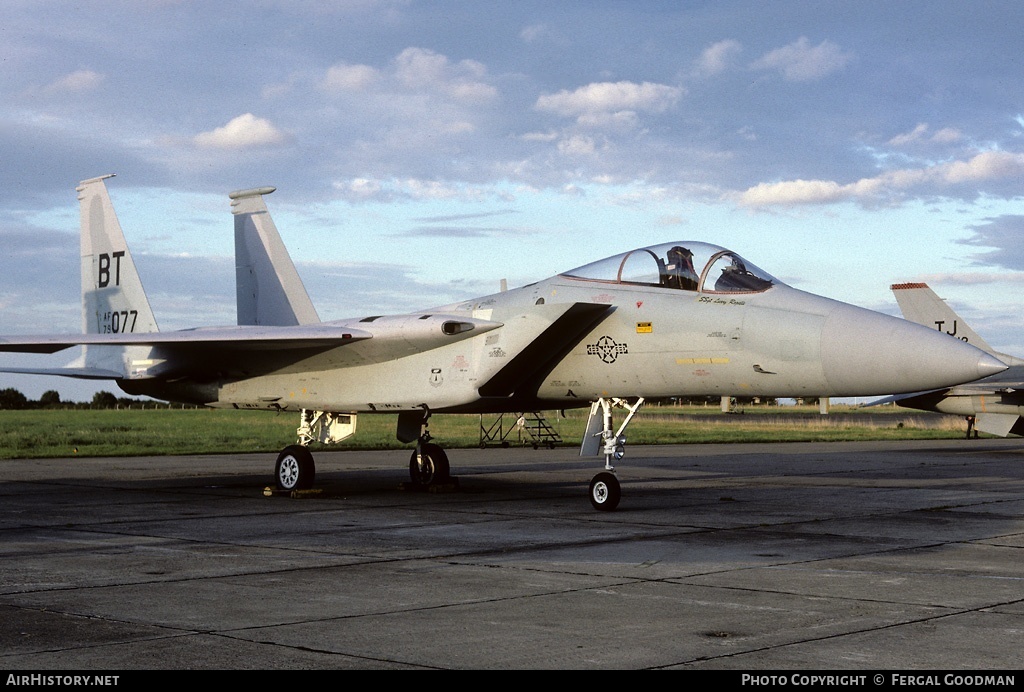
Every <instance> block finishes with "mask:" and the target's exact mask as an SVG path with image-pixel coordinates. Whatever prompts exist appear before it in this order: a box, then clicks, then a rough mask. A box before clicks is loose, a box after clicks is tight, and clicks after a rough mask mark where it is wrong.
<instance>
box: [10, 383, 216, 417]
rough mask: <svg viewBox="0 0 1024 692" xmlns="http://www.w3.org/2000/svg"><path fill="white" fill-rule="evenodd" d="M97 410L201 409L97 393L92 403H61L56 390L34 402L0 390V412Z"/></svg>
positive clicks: (16, 392)
mask: <svg viewBox="0 0 1024 692" xmlns="http://www.w3.org/2000/svg"><path fill="white" fill-rule="evenodd" d="M80 408H85V409H97V408H128V409H145V408H176V409H180V408H200V407H199V406H193V405H191V404H185V405H184V406H183V405H182V404H167V403H164V402H162V401H153V400H152V399H133V398H131V397H126V396H122V397H119V396H116V395H114V394H112V393H110V392H106V391H104V392H96V393H95V394H93V397H92V401H61V398H60V393H59V392H57V391H56V390H54V389H49V390H47V391H45V392H43V395H42V396H41V397H39V401H33V400H32V399H29V398H28V397H27V396H25V395H24V394H22V393H21V392H20V391H18V390H17V389H14V388H13V387H8V388H7V389H0V411H25V410H31V409H80Z"/></svg>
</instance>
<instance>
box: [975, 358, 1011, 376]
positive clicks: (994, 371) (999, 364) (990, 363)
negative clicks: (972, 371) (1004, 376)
mask: <svg viewBox="0 0 1024 692" xmlns="http://www.w3.org/2000/svg"><path fill="white" fill-rule="evenodd" d="M1006 368H1007V365H1006V363H1004V362H1003V361H1001V360H999V359H998V358H996V357H995V356H993V355H990V354H988V353H982V355H981V358H979V359H978V379H981V378H982V377H989V376H990V375H998V374H999V373H1001V372H1002V371H1003V370H1006Z"/></svg>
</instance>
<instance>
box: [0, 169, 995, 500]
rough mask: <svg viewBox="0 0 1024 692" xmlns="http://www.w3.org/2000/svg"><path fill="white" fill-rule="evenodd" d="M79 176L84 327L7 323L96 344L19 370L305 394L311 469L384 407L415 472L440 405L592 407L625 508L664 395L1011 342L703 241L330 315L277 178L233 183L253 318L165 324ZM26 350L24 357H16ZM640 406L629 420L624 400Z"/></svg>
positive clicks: (590, 433)
mask: <svg viewBox="0 0 1024 692" xmlns="http://www.w3.org/2000/svg"><path fill="white" fill-rule="evenodd" d="M108 177H110V176H103V177H100V178H93V179H90V180H85V181H83V182H82V183H81V184H80V185H79V186H78V188H77V190H78V193H79V196H78V199H79V201H80V203H81V223H82V312H83V332H84V333H83V334H78V335H44V336H29V337H2V338H0V351H20V352H36V353H53V352H56V351H59V350H61V349H65V348H69V347H72V346H77V345H84V346H85V349H84V355H83V359H82V360H81V362H79V363H76V364H75V365H73V366H69V367H68V368H63V369H38V370H31V369H25V368H21V369H16V371H18V372H35V373H43V374H49V375H52V374H59V375H68V376H71V377H86V378H108V379H112V380H114V381H115V382H116V383H117V384H118V386H119V387H120V388H121V389H123V390H124V391H125V392H127V393H129V394H142V395H148V396H152V397H155V398H158V399H165V400H172V401H178V402H188V403H196V404H202V405H205V406H210V407H217V408H236V409H266V410H274V411H295V412H296V413H298V414H299V418H300V426H299V428H298V438H299V440H298V444H295V445H290V446H288V447H285V448H284V450H283V451H282V452H281V453H280V454H279V455H278V458H277V463H276V467H275V478H276V483H277V485H278V487H279V488H281V489H296V488H304V487H309V486H310V485H311V484H312V483H313V479H314V473H315V469H314V462H313V457H312V455H311V454H310V452H309V449H308V447H309V445H310V444H311V443H313V442H320V443H333V442H338V441H340V440H342V439H345V438H346V437H348V436H350V435H351V434H353V433H354V432H355V428H356V419H357V416H358V415H359V414H364V413H392V414H397V418H398V430H397V436H398V439H399V440H401V441H403V442H409V443H412V442H415V449H414V450H413V452H412V455H411V458H410V461H409V472H410V477H411V478H412V480H413V482H414V483H417V484H423V485H428V484H432V483H437V482H440V481H443V480H445V479H447V478H448V477H449V473H450V469H449V462H448V459H447V456H446V454H445V452H444V451H443V449H442V448H441V447H440V446H439V445H437V444H435V443H434V442H432V437H431V435H430V433H429V431H428V426H427V423H428V419H429V417H430V415H431V414H432V413H442V412H443V413H449V412H451V413H500V412H523V411H541V410H555V409H564V408H570V407H590V418H589V420H588V423H587V428H586V432H585V435H584V438H583V444H582V447H581V455H598V456H600V455H602V454H603V456H604V462H605V464H604V465H605V468H604V470H602V471H601V472H600V473H598V474H597V475H596V476H595V477H594V479H593V481H592V482H591V484H590V500H591V502H592V504H593V505H594V507H596V508H597V509H601V510H610V509H614V508H615V507H616V506H617V505H618V502H619V499H620V485H619V481H618V479H617V477H616V475H615V469H614V467H613V466H612V461H613V460H618V459H621V458H622V456H623V454H624V445H625V430H626V427H627V426H628V424H629V422H630V420H631V419H632V418H633V415H634V414H635V413H636V411H637V410H638V409H639V408H640V406H641V405H642V404H643V402H644V400H645V399H650V398H656V397H668V396H677V395H722V394H728V395H736V394H742V395H745V396H765V397H791V396H793V397H802V396H822V397H824V396H831V397H835V396H868V395H872V394H889V393H893V392H916V391H921V390H925V389H936V388H939V387H947V386H951V385H954V384H957V383H961V382H969V381H972V380H976V379H978V378H981V377H985V376H988V375H991V374H993V373H996V372H1000V371H1002V370H1004V369H1005V367H1006V366H1005V365H1003V364H1002V363H1001V362H1000V361H999V360H997V359H996V358H994V357H992V356H990V355H989V354H986V353H984V352H982V351H980V350H978V349H976V348H974V347H973V346H970V345H968V344H965V343H963V342H960V341H957V340H954V339H949V338H947V337H946V336H945V335H943V334H938V333H936V332H935V331H934V330H932V329H926V328H924V327H922V326H920V325H916V324H912V323H910V322H907V321H906V320H900V319H897V318H894V317H890V316H887V315H882V314H879V313H875V312H871V311H869V310H864V309H862V308H857V307H854V306H852V305H847V304H845V303H840V302H837V301H834V300H830V299H828V298H823V297H820V296H816V295H812V294H810V293H806V292H804V291H800V290H797V289H795V288H791V287H789V286H787V285H785V284H784V283H782V282H781V281H779V280H778V279H776V278H775V277H773V276H771V275H770V274H769V273H767V272H765V271H763V270H762V269H759V268H758V267H756V266H754V265H753V264H752V263H750V262H748V261H747V260H745V259H744V258H742V257H740V256H739V255H738V254H736V253H734V252H731V251H729V250H726V249H724V248H721V247H717V246H714V245H709V244H707V243H703V242H673V243H666V244H663V245H658V246H653V247H645V248H640V249H636V250H631V251H629V252H624V253H621V254H619V255H616V256H614V257H609V258H607V259H603V260H600V261H597V262H593V263H590V264H586V265H584V266H581V267H578V268H576V269H572V270H569V271H567V272H565V273H563V274H559V275H557V276H554V277H552V278H549V279H545V280H543V281H539V282H537V283H534V284H530V285H527V286H523V287H522V288H518V289H514V290H509V291H503V292H500V293H497V294H494V295H489V296H483V297H481V298H475V299H472V300H466V301H463V302H460V303H454V304H452V305H445V306H442V307H438V308H433V309H430V310H424V311H420V312H415V313H411V314H407V315H372V316H368V317H361V318H354V319H343V320H337V321H332V322H320V320H319V318H318V317H317V314H316V311H315V310H314V309H313V306H312V303H311V302H310V301H309V297H308V296H307V295H306V291H305V289H304V288H303V287H302V282H301V281H300V279H299V277H298V274H297V273H296V272H295V268H294V266H293V265H292V262H291V259H290V258H289V257H288V254H287V252H286V251H285V249H284V246H283V244H282V243H281V240H280V237H279V235H278V233H277V230H276V228H275V227H274V224H273V221H272V220H271V219H270V216H269V214H268V213H267V209H266V206H265V204H264V201H263V196H264V195H265V194H267V193H269V192H271V191H272V190H273V188H258V189H254V190H244V191H240V192H236V193H232V194H231V195H230V197H231V199H232V206H233V213H234V215H235V241H236V255H237V266H238V270H237V275H236V280H237V285H238V318H239V319H238V321H239V323H240V324H239V325H237V326H231V327H215V328H199V329H188V330H183V331H175V332H169V333H168V332H160V331H158V330H157V325H156V320H155V319H154V317H153V313H152V311H151V310H150V307H149V303H148V301H147V299H146V295H145V292H144V291H143V288H142V283H141V280H140V278H139V276H138V273H137V272H136V269H135V265H134V263H133V262H132V258H131V254H130V253H129V251H128V247H127V245H126V243H125V240H124V236H123V234H122V232H121V228H120V224H119V223H118V221H117V217H116V216H115V214H114V210H113V206H112V205H111V202H110V198H109V196H108V194H107V189H106V185H105V182H104V181H105V179H106V178H108ZM8 370H11V369H8ZM616 408H622V409H624V410H625V411H626V415H625V417H624V420H623V421H622V422H621V424H620V425H619V426H618V427H617V428H616V427H615V425H614V422H613V410H614V409H616Z"/></svg>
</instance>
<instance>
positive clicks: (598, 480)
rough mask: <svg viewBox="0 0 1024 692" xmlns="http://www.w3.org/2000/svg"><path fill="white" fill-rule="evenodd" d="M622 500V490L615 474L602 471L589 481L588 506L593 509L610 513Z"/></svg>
mask: <svg viewBox="0 0 1024 692" xmlns="http://www.w3.org/2000/svg"><path fill="white" fill-rule="evenodd" d="M621 499H622V488H621V487H620V486H619V479H618V478H616V477H615V474H613V473H608V472H607V471H602V472H601V473H599V474H597V475H596V476H594V479H593V480H592V481H590V504H592V505H593V506H594V509H597V510H600V511H602V512H611V511H612V510H613V509H615V508H616V507H618V506H619V500H621Z"/></svg>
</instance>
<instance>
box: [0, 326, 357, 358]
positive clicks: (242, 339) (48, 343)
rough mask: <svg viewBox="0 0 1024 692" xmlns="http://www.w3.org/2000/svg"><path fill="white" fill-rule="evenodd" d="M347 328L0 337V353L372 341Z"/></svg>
mask: <svg viewBox="0 0 1024 692" xmlns="http://www.w3.org/2000/svg"><path fill="white" fill-rule="evenodd" d="M372 336H373V335H372V334H369V333H367V332H360V331H358V330H351V329H345V330H341V329H336V328H335V329H324V328H322V327H223V328H210V329H184V330H181V331H177V332H140V333H132V334H46V335H39V336H24V337H15V336H5V337H0V351H10V352H17V353H56V352H57V351H62V350H64V349H66V348H71V347H72V346H93V345H95V346H158V347H164V348H167V349H169V350H176V351H190V350H191V351H195V350H199V349H225V348H226V349H230V350H242V351H244V350H267V349H269V350H276V349H293V348H304V349H305V348H313V349H317V348H320V349H323V348H331V347H334V346H342V345H344V344H346V343H350V342H353V341H358V340H362V339H369V338H372Z"/></svg>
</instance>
